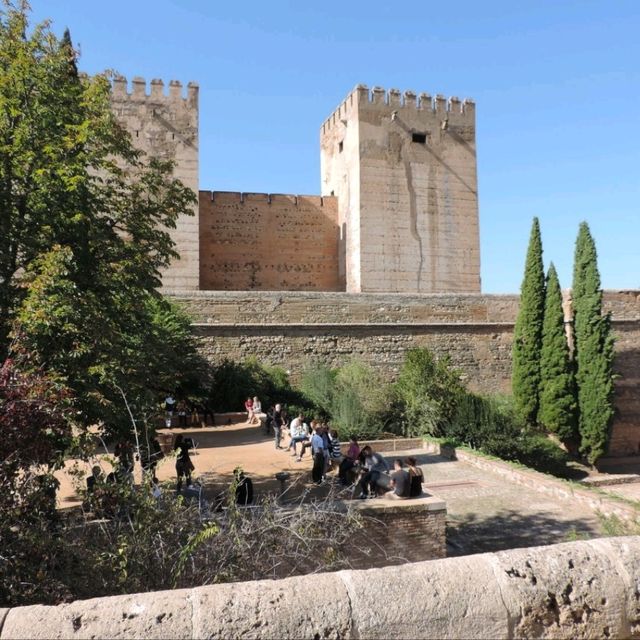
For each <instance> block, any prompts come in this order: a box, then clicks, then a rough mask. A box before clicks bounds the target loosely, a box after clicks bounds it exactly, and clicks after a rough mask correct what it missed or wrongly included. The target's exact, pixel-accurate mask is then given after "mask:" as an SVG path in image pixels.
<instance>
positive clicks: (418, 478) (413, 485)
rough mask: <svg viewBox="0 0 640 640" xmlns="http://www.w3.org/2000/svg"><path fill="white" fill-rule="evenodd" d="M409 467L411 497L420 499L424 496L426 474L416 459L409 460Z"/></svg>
mask: <svg viewBox="0 0 640 640" xmlns="http://www.w3.org/2000/svg"><path fill="white" fill-rule="evenodd" d="M407 466H408V472H409V497H410V498H418V497H420V496H421V495H422V483H423V482H424V474H423V473H422V469H421V468H420V467H419V466H418V461H417V460H416V459H415V458H407Z"/></svg>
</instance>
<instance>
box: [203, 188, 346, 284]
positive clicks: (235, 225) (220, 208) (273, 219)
mask: <svg viewBox="0 0 640 640" xmlns="http://www.w3.org/2000/svg"><path fill="white" fill-rule="evenodd" d="M337 212H338V207H337V201H336V198H333V197H320V196H292V195H279V194H272V195H271V194H265V193H231V192H221V191H213V192H211V191H201V192H200V289H202V290H247V291H252V290H257V291H260V290H263V291H273V290H290V291H339V290H340V289H342V288H344V286H343V284H341V280H340V276H339V268H338V243H339V228H338V219H337V215H338V213H337Z"/></svg>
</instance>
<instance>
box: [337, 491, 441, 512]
mask: <svg viewBox="0 0 640 640" xmlns="http://www.w3.org/2000/svg"><path fill="white" fill-rule="evenodd" d="M349 506H350V507H352V508H354V509H357V510H358V511H367V512H385V513H395V512H403V513H406V512H407V511H408V512H416V513H417V512H420V511H446V510H447V503H446V502H445V501H444V500H442V499H441V498H437V497H436V496H434V495H432V494H429V493H423V494H422V495H421V496H419V497H417V498H398V499H390V498H384V497H380V498H371V499H368V500H357V499H356V500H352V501H351V502H350V503H349Z"/></svg>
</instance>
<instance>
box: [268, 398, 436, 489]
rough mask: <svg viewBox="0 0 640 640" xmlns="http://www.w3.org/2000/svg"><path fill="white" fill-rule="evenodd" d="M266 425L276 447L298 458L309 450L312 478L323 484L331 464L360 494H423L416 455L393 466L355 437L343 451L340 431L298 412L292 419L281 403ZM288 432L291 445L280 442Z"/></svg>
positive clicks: (342, 481) (269, 414)
mask: <svg viewBox="0 0 640 640" xmlns="http://www.w3.org/2000/svg"><path fill="white" fill-rule="evenodd" d="M267 427H268V428H270V429H271V430H273V434H274V444H275V448H276V449H280V450H286V451H290V452H291V455H292V457H294V458H295V459H296V462H300V461H301V460H302V458H303V457H304V455H305V453H306V452H307V450H310V452H311V457H312V460H313V467H312V470H311V479H312V481H313V482H314V483H315V484H321V483H322V482H323V481H325V480H326V478H327V473H328V471H329V470H330V469H331V468H332V467H334V466H335V467H337V468H338V478H339V480H340V483H341V484H342V485H343V486H349V485H353V486H354V488H355V491H356V492H357V493H359V495H358V497H359V498H362V499H364V498H368V497H375V496H377V495H384V496H385V497H386V498H389V499H393V500H395V499H403V498H415V497H418V496H420V495H422V482H423V481H424V476H423V473H422V469H421V468H420V467H419V466H418V464H417V461H416V459H415V458H413V457H409V458H407V459H406V460H403V459H401V458H396V459H395V460H394V461H393V469H391V468H390V466H389V463H388V462H387V460H386V459H385V458H384V456H382V455H381V454H379V453H376V452H374V451H373V450H372V448H371V447H370V446H368V445H367V446H365V447H363V448H362V449H361V448H360V446H359V445H358V441H357V439H356V438H355V437H352V438H350V441H349V448H348V449H347V452H346V454H345V455H342V451H341V443H340V439H339V437H338V433H337V432H336V431H335V429H331V428H330V427H329V426H328V425H327V424H326V423H324V422H321V421H318V420H311V421H310V422H309V423H307V422H306V421H305V418H304V415H303V414H302V413H299V414H298V415H297V416H296V417H295V418H293V420H291V422H288V419H287V415H286V412H285V410H284V409H283V407H282V405H280V404H276V405H275V406H274V407H273V408H272V410H270V411H269V412H268V413H267ZM285 433H288V435H289V443H288V446H286V447H283V446H281V443H282V437H283V435H284V434H285Z"/></svg>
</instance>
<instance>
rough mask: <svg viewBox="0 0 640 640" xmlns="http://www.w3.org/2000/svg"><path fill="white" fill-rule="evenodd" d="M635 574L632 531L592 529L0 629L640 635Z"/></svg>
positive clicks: (132, 600) (94, 608) (8, 621)
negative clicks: (546, 540) (506, 547)
mask: <svg viewBox="0 0 640 640" xmlns="http://www.w3.org/2000/svg"><path fill="white" fill-rule="evenodd" d="M638 576H640V539H639V538H638V537H627V538H610V539H599V540H590V541H582V542H571V543H565V544H559V545H553V546H547V547H534V548H528V549H514V550H511V551H503V552H500V553H485V554H481V555H475V556H464V557H460V558H447V559H443V560H433V561H430V562H419V563H415V564H408V565H404V566H403V567H402V568H398V567H387V568H383V569H371V570H369V571H341V572H338V573H326V574H320V575H311V576H301V577H297V578H288V579H286V580H276V581H271V580H267V581H260V582H245V583H235V584H222V585H215V586H208V587H198V588H195V589H182V590H176V591H160V592H156V593H141V594H135V595H127V596H116V597H112V598H97V599H95V600H86V601H77V602H73V603H71V604H63V605H59V606H57V607H44V606H31V607H19V608H14V609H10V610H6V609H5V610H2V609H0V639H1V640H6V639H8V638H12V639H18V638H52V639H56V638H141V639H142V638H185V639H186V638H240V637H242V638H265V639H266V638H335V639H337V638H343V639H348V638H370V639H372V640H373V639H375V638H389V639H393V638H505V639H511V638H640V589H639V585H638ZM301 603H302V604H301Z"/></svg>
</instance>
